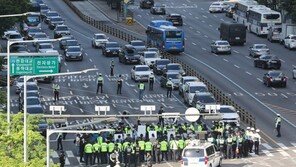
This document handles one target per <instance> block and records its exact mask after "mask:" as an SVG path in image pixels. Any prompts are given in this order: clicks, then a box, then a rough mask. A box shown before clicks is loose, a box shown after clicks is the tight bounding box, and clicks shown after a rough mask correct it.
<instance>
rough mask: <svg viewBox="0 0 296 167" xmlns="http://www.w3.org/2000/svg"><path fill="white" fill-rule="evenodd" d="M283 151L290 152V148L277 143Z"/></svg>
mask: <svg viewBox="0 0 296 167" xmlns="http://www.w3.org/2000/svg"><path fill="white" fill-rule="evenodd" d="M277 144H278V145H279V146H280V147H281V148H282V149H284V150H288V149H289V148H288V147H286V146H285V145H284V144H283V143H277Z"/></svg>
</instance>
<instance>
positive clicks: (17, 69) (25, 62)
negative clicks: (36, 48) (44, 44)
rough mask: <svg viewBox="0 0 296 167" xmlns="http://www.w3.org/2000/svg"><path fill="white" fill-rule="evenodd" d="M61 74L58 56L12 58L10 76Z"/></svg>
mask: <svg viewBox="0 0 296 167" xmlns="http://www.w3.org/2000/svg"><path fill="white" fill-rule="evenodd" d="M58 72H59V60H58V56H57V55H55V56H43V57H37V56H31V57H29V56H10V74H11V76H13V75H40V74H55V73H58Z"/></svg>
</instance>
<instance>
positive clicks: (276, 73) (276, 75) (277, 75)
mask: <svg viewBox="0 0 296 167" xmlns="http://www.w3.org/2000/svg"><path fill="white" fill-rule="evenodd" d="M269 75H270V76H271V77H281V76H283V73H281V72H278V71H274V72H270V73H269Z"/></svg>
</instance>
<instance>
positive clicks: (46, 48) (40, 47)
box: [36, 43, 53, 53]
mask: <svg viewBox="0 0 296 167" xmlns="http://www.w3.org/2000/svg"><path fill="white" fill-rule="evenodd" d="M36 50H37V52H39V53H47V52H51V51H52V50H53V44H52V43H38V44H37V45H36Z"/></svg>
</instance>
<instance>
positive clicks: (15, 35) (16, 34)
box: [7, 32, 24, 41]
mask: <svg viewBox="0 0 296 167" xmlns="http://www.w3.org/2000/svg"><path fill="white" fill-rule="evenodd" d="M7 40H9V41H23V40H24V38H23V37H22V35H21V34H20V33H19V32H11V33H10V34H8V35H7Z"/></svg>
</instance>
